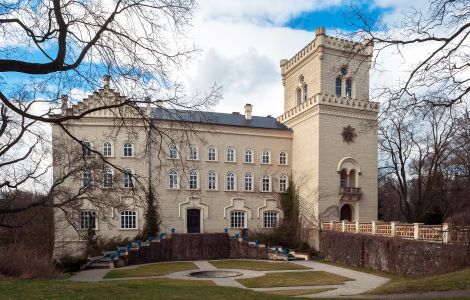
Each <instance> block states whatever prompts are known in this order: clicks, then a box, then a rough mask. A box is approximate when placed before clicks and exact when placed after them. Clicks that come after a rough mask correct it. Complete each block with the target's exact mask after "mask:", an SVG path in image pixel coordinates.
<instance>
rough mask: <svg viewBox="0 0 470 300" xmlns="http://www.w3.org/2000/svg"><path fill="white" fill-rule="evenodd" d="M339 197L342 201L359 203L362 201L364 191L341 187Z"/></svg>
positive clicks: (356, 188)
mask: <svg viewBox="0 0 470 300" xmlns="http://www.w3.org/2000/svg"><path fill="white" fill-rule="evenodd" d="M339 195H340V196H341V199H340V200H342V201H359V200H361V196H362V191H361V188H358V187H348V186H345V187H340V188H339Z"/></svg>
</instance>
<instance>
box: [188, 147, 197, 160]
mask: <svg viewBox="0 0 470 300" xmlns="http://www.w3.org/2000/svg"><path fill="white" fill-rule="evenodd" d="M189 159H190V160H197V148H196V146H193V145H191V146H189Z"/></svg>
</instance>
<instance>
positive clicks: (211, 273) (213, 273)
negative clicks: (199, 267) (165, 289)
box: [187, 270, 243, 278]
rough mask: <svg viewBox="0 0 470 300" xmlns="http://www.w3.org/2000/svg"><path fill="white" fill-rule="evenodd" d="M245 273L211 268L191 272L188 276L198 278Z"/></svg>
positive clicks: (225, 276)
mask: <svg viewBox="0 0 470 300" xmlns="http://www.w3.org/2000/svg"><path fill="white" fill-rule="evenodd" d="M242 275H243V273H240V272H235V271H225V270H211V271H196V272H191V273H189V274H188V275H187V276H190V277H197V278H229V277H237V276H242Z"/></svg>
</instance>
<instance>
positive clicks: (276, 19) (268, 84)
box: [5, 0, 426, 116]
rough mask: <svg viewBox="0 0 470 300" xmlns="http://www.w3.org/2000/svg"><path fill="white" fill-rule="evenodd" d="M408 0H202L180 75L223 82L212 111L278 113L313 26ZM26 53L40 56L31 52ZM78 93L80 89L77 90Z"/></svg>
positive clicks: (386, 11)
mask: <svg viewBox="0 0 470 300" xmlns="http://www.w3.org/2000/svg"><path fill="white" fill-rule="evenodd" d="M416 1H417V2H419V1H421V2H423V3H425V2H426V1H424V0H415V2H416ZM408 2H409V1H406V0H394V1H392V0H375V1H362V0H361V1H342V0H330V1H324V0H295V1H294V0H292V1H286V0H200V1H199V9H198V11H197V12H196V13H195V16H194V19H193V26H192V27H190V28H188V33H187V36H188V37H189V38H190V39H191V43H193V42H194V43H195V44H196V45H197V47H198V48H199V49H200V50H201V52H200V53H199V54H198V55H197V56H195V57H194V60H193V61H192V62H191V63H189V64H188V66H187V70H182V72H181V74H177V75H176V76H177V77H178V79H179V80H181V81H183V82H184V83H185V84H186V86H187V87H188V89H187V90H188V93H189V94H191V93H195V92H204V91H205V90H207V89H208V88H209V87H211V86H212V85H213V84H214V83H217V84H218V85H221V86H222V87H223V91H224V93H223V96H224V98H223V99H222V101H220V103H219V104H218V105H217V106H216V107H214V110H217V111H221V112H232V111H241V110H242V108H243V106H244V104H245V103H246V102H250V103H252V104H253V105H254V111H253V113H254V114H255V115H267V114H270V115H273V116H277V115H279V114H281V113H282V109H283V87H282V84H281V79H280V70H279V60H280V59H283V58H290V57H292V56H293V55H294V54H295V53H296V52H297V51H299V50H300V49H302V48H303V47H304V46H305V45H306V44H308V43H309V42H310V41H311V40H313V38H314V31H315V28H317V27H320V26H323V27H326V28H327V34H330V35H335V30H339V31H350V30H354V29H356V28H354V27H353V26H351V24H350V21H348V19H347V18H345V17H346V16H347V15H348V14H349V13H350V9H351V6H354V7H356V8H359V9H360V10H361V12H363V13H365V14H366V15H367V16H368V17H369V18H371V19H377V18H382V17H383V18H387V19H394V18H395V19H396V18H397V16H399V11H400V10H401V9H403V8H405V7H406V6H407V5H409V3H408ZM349 15H350V14H349ZM52 49H53V48H52ZM49 52H51V51H49ZM28 57H30V58H38V57H39V55H38V53H32V54H30V55H28ZM6 75H7V76H6V78H5V79H6V80H7V81H6V82H7V83H10V84H11V83H14V82H15V81H18V80H25V79H26V80H28V79H29V77H28V76H24V75H18V74H6ZM97 77H98V76H97ZM96 79H97V80H99V78H96ZM70 88H71V87H69V89H70ZM76 88H77V89H81V88H83V87H81V86H77V87H76ZM85 89H86V88H85ZM65 92H66V91H65ZM75 92H77V91H75ZM82 92H83V94H88V93H90V92H91V91H88V90H83V91H82ZM78 94H79V95H80V94H82V93H80V92H79V91H78Z"/></svg>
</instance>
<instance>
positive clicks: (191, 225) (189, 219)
mask: <svg viewBox="0 0 470 300" xmlns="http://www.w3.org/2000/svg"><path fill="white" fill-rule="evenodd" d="M186 224H187V232H188V233H201V210H200V209H188V210H187V211H186Z"/></svg>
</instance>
